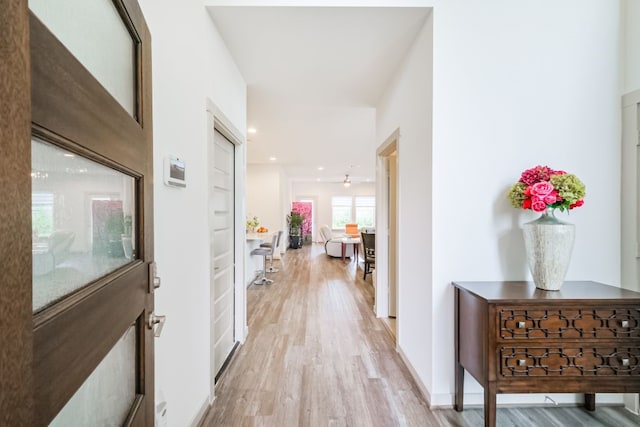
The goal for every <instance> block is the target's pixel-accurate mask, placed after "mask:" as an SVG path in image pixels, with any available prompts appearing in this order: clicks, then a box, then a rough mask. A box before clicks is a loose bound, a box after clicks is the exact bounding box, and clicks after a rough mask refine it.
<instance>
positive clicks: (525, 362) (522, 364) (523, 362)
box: [518, 359, 527, 366]
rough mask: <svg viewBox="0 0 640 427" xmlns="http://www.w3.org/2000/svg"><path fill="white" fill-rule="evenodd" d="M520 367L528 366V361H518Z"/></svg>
mask: <svg viewBox="0 0 640 427" xmlns="http://www.w3.org/2000/svg"><path fill="white" fill-rule="evenodd" d="M518 366H527V361H526V360H524V359H518Z"/></svg>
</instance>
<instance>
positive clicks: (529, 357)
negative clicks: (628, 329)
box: [500, 345, 640, 377]
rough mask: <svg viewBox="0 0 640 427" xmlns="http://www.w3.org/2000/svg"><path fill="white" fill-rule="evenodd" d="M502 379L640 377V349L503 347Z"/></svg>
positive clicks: (501, 360)
mask: <svg viewBox="0 0 640 427" xmlns="http://www.w3.org/2000/svg"><path fill="white" fill-rule="evenodd" d="M500 373H501V375H502V376H503V377H556V376H567V377H580V376H585V377H586V376H603V377H629V376H640V348H639V347H628V346H625V347H598V348H594V347H593V346H591V347H589V346H580V345H573V346H563V347H562V348H560V347H501V348H500Z"/></svg>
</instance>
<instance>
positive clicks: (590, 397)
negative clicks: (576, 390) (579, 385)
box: [584, 393, 596, 411]
mask: <svg viewBox="0 0 640 427" xmlns="http://www.w3.org/2000/svg"><path fill="white" fill-rule="evenodd" d="M584 408H585V409H586V410H587V411H595V410H596V395H595V393H586V394H585V395H584Z"/></svg>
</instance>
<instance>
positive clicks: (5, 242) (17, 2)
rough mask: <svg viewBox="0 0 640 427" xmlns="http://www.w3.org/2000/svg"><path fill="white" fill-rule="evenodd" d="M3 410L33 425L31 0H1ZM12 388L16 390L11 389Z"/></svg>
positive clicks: (10, 421) (11, 420)
mask: <svg viewBox="0 0 640 427" xmlns="http://www.w3.org/2000/svg"><path fill="white" fill-rule="evenodd" d="M0 46H2V47H3V48H2V49H0V76H2V78H1V79H0V98H1V99H3V100H4V101H3V106H2V114H0V140H2V156H0V168H1V170H2V171H3V174H2V177H1V178H0V181H1V182H2V185H1V186H0V197H1V200H2V201H3V203H2V204H0V233H2V236H3V238H2V239H0V256H2V267H3V268H2V273H3V274H2V275H1V276H0V313H2V322H0V342H2V343H3V345H2V346H0V413H1V414H2V419H3V421H4V422H5V423H7V425H33V424H34V413H33V404H34V400H33V376H32V360H33V328H32V322H33V320H32V319H33V305H32V304H33V303H32V289H31V281H32V277H31V276H32V270H31V257H32V253H31V241H30V239H28V238H27V236H29V235H30V234H31V214H30V212H31V62H30V47H29V9H28V5H27V2H26V1H21V0H0ZM7 390H11V391H10V392H7Z"/></svg>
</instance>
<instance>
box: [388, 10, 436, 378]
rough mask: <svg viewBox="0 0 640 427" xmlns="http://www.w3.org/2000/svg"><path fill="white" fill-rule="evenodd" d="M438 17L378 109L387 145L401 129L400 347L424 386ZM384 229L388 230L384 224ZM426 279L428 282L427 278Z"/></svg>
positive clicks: (429, 342) (428, 351) (428, 374)
mask: <svg viewBox="0 0 640 427" xmlns="http://www.w3.org/2000/svg"><path fill="white" fill-rule="evenodd" d="M432 43H433V14H431V15H430V16H429V17H428V19H427V21H426V22H425V25H424V28H423V29H422V31H421V32H420V34H419V35H418V37H417V39H416V41H415V42H414V44H413V46H412V47H411V49H410V51H409V52H408V54H407V57H406V58H405V61H404V63H403V64H402V66H401V67H400V69H399V71H398V73H397V74H396V76H395V78H394V79H393V81H392V82H391V84H390V86H389V88H388V89H387V91H386V93H385V95H384V96H383V98H382V100H381V102H380V104H379V105H378V111H377V118H378V120H377V140H378V144H382V143H383V142H384V141H385V140H387V138H389V137H390V136H391V134H392V133H393V132H394V131H395V130H396V129H398V128H399V129H400V137H399V139H398V143H397V152H398V157H397V171H398V175H397V176H398V195H397V197H398V200H397V203H398V218H397V223H398V239H397V241H398V244H397V251H398V254H397V256H398V264H397V273H398V274H397V277H398V288H399V294H398V301H397V313H398V317H397V319H398V324H399V327H398V328H397V346H398V348H399V349H400V351H401V352H402V353H403V354H404V355H405V357H407V358H408V360H409V363H410V364H411V365H412V367H413V369H415V372H416V373H417V375H418V376H419V377H420V379H421V380H422V383H423V384H424V385H425V386H426V387H427V388H429V384H431V383H432V376H433V373H432V366H431V364H430V363H429V361H430V360H432V358H433V356H432V350H433V342H434V337H433V332H432V331H431V328H430V326H429V325H432V323H433V322H432V320H431V317H432V311H433V310H432V292H431V284H430V280H429V278H430V277H431V276H432V274H433V273H432V272H433V269H432V268H433V267H432V257H433V255H432V254H433V246H434V242H433V236H432V228H433V227H434V224H433V217H432V198H433V195H432V187H433V181H434V178H433V176H432V163H433V160H432V97H433V90H432V79H433V77H432V76H433V62H432V61H433V57H432ZM378 226H379V228H383V227H382V226H381V224H379V225H378ZM425 279H426V280H425Z"/></svg>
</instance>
